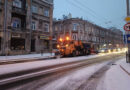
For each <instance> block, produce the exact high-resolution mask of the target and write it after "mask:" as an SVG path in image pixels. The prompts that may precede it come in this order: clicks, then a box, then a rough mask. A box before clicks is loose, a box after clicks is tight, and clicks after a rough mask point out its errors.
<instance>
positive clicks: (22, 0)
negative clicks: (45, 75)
mask: <svg viewBox="0 0 130 90" xmlns="http://www.w3.org/2000/svg"><path fill="white" fill-rule="evenodd" d="M5 1H6V0H0V55H8V54H9V55H12V54H27V53H40V52H41V51H43V50H44V51H49V50H50V49H51V41H50V40H49V38H50V37H51V36H52V17H53V16H52V15H53V0H7V6H5V5H6V4H5ZM31 1H32V2H31ZM6 7H7V8H6ZM31 8H32V9H31ZM6 12H7V13H6Z"/></svg>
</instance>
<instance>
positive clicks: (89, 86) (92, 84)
mask: <svg viewBox="0 0 130 90" xmlns="http://www.w3.org/2000/svg"><path fill="white" fill-rule="evenodd" d="M112 63H113V62H110V63H108V64H107V65H105V66H104V67H102V68H101V69H100V70H98V71H97V72H95V73H94V74H93V75H91V76H90V77H89V79H88V80H86V82H84V83H83V84H82V85H80V87H78V88H77V89H76V90H96V88H97V85H98V82H99V80H100V79H101V78H102V77H103V75H104V74H105V72H106V71H107V70H108V69H109V68H110V66H111V65H112Z"/></svg>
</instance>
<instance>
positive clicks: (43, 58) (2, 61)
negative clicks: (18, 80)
mask: <svg viewBox="0 0 130 90" xmlns="http://www.w3.org/2000/svg"><path fill="white" fill-rule="evenodd" d="M54 58H55V56H53V57H52V56H50V57H49V56H47V57H34V58H22V59H10V60H0V65H4V64H12V63H22V62H31V61H37V60H47V59H54Z"/></svg>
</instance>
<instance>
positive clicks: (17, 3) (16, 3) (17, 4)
mask: <svg viewBox="0 0 130 90" xmlns="http://www.w3.org/2000/svg"><path fill="white" fill-rule="evenodd" d="M13 6H15V7H18V8H22V2H21V0H13Z"/></svg>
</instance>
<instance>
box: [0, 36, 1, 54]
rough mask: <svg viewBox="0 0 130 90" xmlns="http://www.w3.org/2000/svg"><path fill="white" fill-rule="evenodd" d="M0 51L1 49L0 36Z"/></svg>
mask: <svg viewBox="0 0 130 90" xmlns="http://www.w3.org/2000/svg"><path fill="white" fill-rule="evenodd" d="M0 51H1V38H0Z"/></svg>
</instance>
